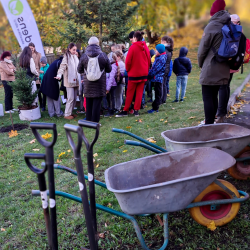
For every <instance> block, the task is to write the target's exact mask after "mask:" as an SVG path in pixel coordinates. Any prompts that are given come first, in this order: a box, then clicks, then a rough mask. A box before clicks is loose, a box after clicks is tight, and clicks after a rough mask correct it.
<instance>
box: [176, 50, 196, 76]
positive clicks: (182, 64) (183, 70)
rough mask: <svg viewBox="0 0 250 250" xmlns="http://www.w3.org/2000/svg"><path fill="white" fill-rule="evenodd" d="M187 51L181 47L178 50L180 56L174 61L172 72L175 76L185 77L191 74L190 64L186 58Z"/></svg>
mask: <svg viewBox="0 0 250 250" xmlns="http://www.w3.org/2000/svg"><path fill="white" fill-rule="evenodd" d="M187 53H188V49H187V48H186V47H182V48H181V50H180V56H179V57H178V58H176V59H175V60H174V66H173V71H174V73H175V74H176V75H177V76H186V75H189V74H190V73H191V70H192V64H191V61H190V59H189V58H187V57H186V56H187Z"/></svg>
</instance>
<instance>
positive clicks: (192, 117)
mask: <svg viewBox="0 0 250 250" xmlns="http://www.w3.org/2000/svg"><path fill="white" fill-rule="evenodd" d="M194 118H196V116H191V117H189V118H188V120H191V119H194Z"/></svg>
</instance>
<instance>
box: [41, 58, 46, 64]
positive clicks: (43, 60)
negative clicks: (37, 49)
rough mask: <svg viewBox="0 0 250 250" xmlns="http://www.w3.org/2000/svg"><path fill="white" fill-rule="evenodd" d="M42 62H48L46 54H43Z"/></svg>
mask: <svg viewBox="0 0 250 250" xmlns="http://www.w3.org/2000/svg"><path fill="white" fill-rule="evenodd" d="M41 63H43V64H47V58H46V56H42V58H41Z"/></svg>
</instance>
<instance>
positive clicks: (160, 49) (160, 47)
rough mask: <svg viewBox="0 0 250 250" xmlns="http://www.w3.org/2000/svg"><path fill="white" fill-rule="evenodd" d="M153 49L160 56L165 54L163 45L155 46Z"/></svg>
mask: <svg viewBox="0 0 250 250" xmlns="http://www.w3.org/2000/svg"><path fill="white" fill-rule="evenodd" d="M155 48H156V50H157V51H158V52H159V53H160V54H162V53H164V52H165V46H164V45H163V44H157V45H156V47H155Z"/></svg>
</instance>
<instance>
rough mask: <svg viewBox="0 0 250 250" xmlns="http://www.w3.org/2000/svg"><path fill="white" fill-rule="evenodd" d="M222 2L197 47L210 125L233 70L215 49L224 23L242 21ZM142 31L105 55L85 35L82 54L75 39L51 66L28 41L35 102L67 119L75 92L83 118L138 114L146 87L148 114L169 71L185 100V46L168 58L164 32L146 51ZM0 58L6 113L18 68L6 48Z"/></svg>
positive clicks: (220, 112) (223, 103)
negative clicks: (12, 82)
mask: <svg viewBox="0 0 250 250" xmlns="http://www.w3.org/2000/svg"><path fill="white" fill-rule="evenodd" d="M225 6H226V4H225V1H224V0H216V1H215V2H214V4H213V6H212V9H211V16H212V17H211V20H210V21H209V24H208V25H207V27H206V28H205V30H204V34H203V37H202V40H201V43H200V46H199V50H198V63H199V67H200V68H201V75H200V84H201V85H202V96H203V102H204V111H205V121H204V123H205V124H213V123H214V122H215V118H216V115H217V120H216V122H222V121H223V119H224V117H225V115H226V114H227V103H228V100H229V94H230V82H231V80H232V77H233V73H235V72H237V71H232V70H231V71H230V65H229V63H228V62H226V61H223V62H220V61H218V60H216V56H215V51H214V50H217V51H218V49H219V47H220V45H221V42H222V32H221V29H222V27H223V26H224V25H225V24H228V23H231V22H232V23H233V24H234V25H240V19H239V17H238V16H237V15H231V16H230V15H229V13H228V12H227V11H225ZM143 35H144V33H143V32H141V31H132V32H131V33H130V34H129V39H130V41H131V44H132V45H131V46H130V48H129V50H128V51H126V47H125V45H117V44H113V45H111V48H110V49H111V52H110V53H109V54H108V55H107V54H106V53H104V52H103V51H102V49H101V47H100V44H99V40H98V38H97V37H91V38H90V39H89V41H88V46H87V47H86V49H85V51H84V53H83V54H82V55H81V52H80V51H79V50H77V46H76V44H74V43H70V44H69V45H68V48H67V50H66V52H65V54H64V55H63V56H61V57H60V58H59V59H57V60H55V61H54V62H53V63H52V64H51V65H49V64H48V63H47V59H46V57H42V56H41V54H40V53H39V52H37V51H36V48H35V45H34V44H33V43H30V44H29V46H27V47H25V48H24V49H23V51H22V54H21V55H20V66H21V67H22V68H24V69H25V70H26V71H27V75H28V76H29V77H31V78H32V81H33V82H34V85H33V87H34V90H35V89H39V94H38V98H37V100H35V101H34V103H38V102H39V104H40V108H41V109H42V111H45V109H46V103H47V106H48V113H49V116H50V117H53V116H58V117H61V116H64V118H65V119H68V120H71V119H74V118H75V117H76V116H77V114H74V113H73V111H74V108H75V106H76V100H77V99H78V97H79V100H80V111H78V114H80V113H84V112H86V118H85V119H86V120H88V121H93V122H99V120H100V115H101V114H104V116H105V117H110V116H116V117H125V116H128V115H129V114H133V115H135V116H139V110H140V109H142V108H144V106H145V103H146V101H145V93H146V92H147V94H148V96H149V97H151V100H150V101H149V102H152V108H151V109H150V110H148V113H149V114H152V113H156V112H159V107H160V105H162V104H164V103H166V99H167V95H168V94H169V80H170V77H171V74H172V71H173V72H174V73H175V74H176V76H177V81H176V96H175V97H176V98H175V100H174V102H179V101H180V102H183V101H184V97H185V93H186V86H187V81H188V75H189V74H190V73H191V70H192V64H191V61H190V59H189V58H187V54H188V49H187V48H185V47H183V48H181V49H180V53H179V57H178V58H176V59H175V60H174V62H172V56H173V47H174V41H173V39H172V38H171V37H169V36H163V37H162V38H161V44H158V45H156V48H155V50H151V51H149V49H148V47H147V45H146V42H145V40H144V37H143ZM0 60H1V61H0V73H1V80H2V82H3V85H4V89H5V109H6V112H7V113H9V112H14V109H13V102H12V97H13V93H12V90H11V87H10V86H9V85H8V82H11V81H15V71H16V68H15V66H14V65H13V63H12V61H11V54H10V53H9V52H4V53H3V54H2V55H1V59H0ZM60 83H61V84H60ZM60 91H63V92H64V99H65V100H66V107H65V112H63V111H62V110H61V99H60ZM180 93H181V97H180V99H179V96H180ZM218 94H219V96H220V98H219V102H220V103H219V104H218ZM123 104H124V107H123Z"/></svg>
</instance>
